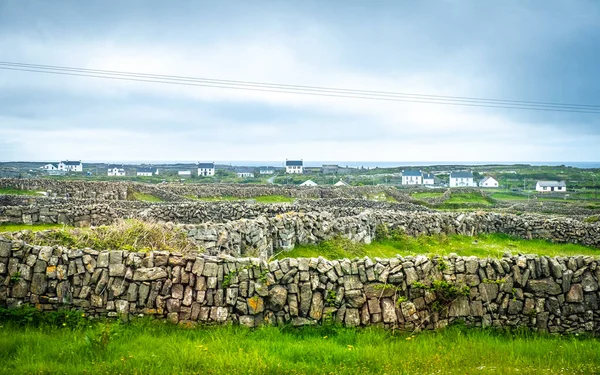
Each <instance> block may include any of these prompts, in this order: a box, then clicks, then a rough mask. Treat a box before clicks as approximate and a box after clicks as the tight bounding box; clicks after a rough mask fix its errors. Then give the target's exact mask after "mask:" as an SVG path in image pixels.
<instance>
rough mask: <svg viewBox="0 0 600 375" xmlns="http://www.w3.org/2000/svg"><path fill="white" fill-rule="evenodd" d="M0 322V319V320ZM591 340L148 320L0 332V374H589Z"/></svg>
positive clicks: (594, 350)
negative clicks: (174, 323)
mask: <svg viewBox="0 0 600 375" xmlns="http://www.w3.org/2000/svg"><path fill="white" fill-rule="evenodd" d="M0 324H1V323H0ZM599 344H600V342H599V341H598V340H597V339H593V338H579V337H572V336H571V337H559V336H549V335H543V334H533V333H530V332H517V333H512V334H511V333H501V332H498V331H491V330H481V329H470V330H467V329H464V328H460V327H451V328H448V329H446V330H441V331H437V332H425V333H421V334H417V335H410V334H408V333H401V332H392V331H385V330H382V329H377V328H369V329H349V328H335V327H315V328H303V329H297V328H291V327H285V328H276V327H263V328H258V329H254V330H250V329H246V328H242V327H236V326H222V327H212V328H211V327H204V328H198V329H185V328H182V327H178V326H172V325H168V324H163V323H160V322H156V321H150V320H140V321H136V322H134V323H130V324H126V325H124V324H117V323H108V322H104V323H98V324H96V323H93V324H92V323H90V324H89V325H86V326H83V327H76V328H72V329H71V328H55V327H50V326H46V327H38V328H36V327H27V326H26V327H17V326H14V325H12V324H5V326H4V327H2V328H1V329H0V358H2V361H1V364H0V373H1V374H85V373H88V374H89V373H93V374H161V375H162V374H474V373H476V374H514V373H518V374H550V373H552V374H558V373H563V374H592V373H598V372H599V371H600V358H599V356H598V345H599Z"/></svg>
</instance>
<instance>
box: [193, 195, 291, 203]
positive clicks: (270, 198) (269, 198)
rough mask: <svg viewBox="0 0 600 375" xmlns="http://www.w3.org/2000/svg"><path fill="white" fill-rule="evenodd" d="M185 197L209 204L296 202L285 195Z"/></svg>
mask: <svg viewBox="0 0 600 375" xmlns="http://www.w3.org/2000/svg"><path fill="white" fill-rule="evenodd" d="M185 197H186V198H189V199H194V200H201V201H207V202H220V201H247V200H254V201H256V202H258V203H291V202H293V201H294V200H295V198H292V197H286V196H283V195H262V196H259V197H252V198H240V197H233V196H228V195H225V196H220V197H196V196H194V195H186V196H185Z"/></svg>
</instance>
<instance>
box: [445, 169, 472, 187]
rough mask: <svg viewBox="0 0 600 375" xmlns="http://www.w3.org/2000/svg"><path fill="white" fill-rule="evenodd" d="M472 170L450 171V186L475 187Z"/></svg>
mask: <svg viewBox="0 0 600 375" xmlns="http://www.w3.org/2000/svg"><path fill="white" fill-rule="evenodd" d="M475 186H476V185H475V182H474V181H473V172H471V171H458V172H450V187H475Z"/></svg>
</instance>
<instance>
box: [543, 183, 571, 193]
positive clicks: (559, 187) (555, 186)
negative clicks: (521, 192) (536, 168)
mask: <svg viewBox="0 0 600 375" xmlns="http://www.w3.org/2000/svg"><path fill="white" fill-rule="evenodd" d="M535 190H536V191H539V192H542V193H549V192H553V191H558V192H561V193H565V192H566V191H567V184H566V183H565V182H564V181H538V182H537V183H536V184H535Z"/></svg>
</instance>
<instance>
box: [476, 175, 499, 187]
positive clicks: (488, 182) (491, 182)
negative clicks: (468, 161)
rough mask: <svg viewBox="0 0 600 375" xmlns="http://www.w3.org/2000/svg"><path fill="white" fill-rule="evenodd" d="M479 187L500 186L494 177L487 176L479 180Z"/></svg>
mask: <svg viewBox="0 0 600 375" xmlns="http://www.w3.org/2000/svg"><path fill="white" fill-rule="evenodd" d="M479 187H498V181H496V179H495V178H494V177H490V176H487V177H485V178H483V179H482V180H481V181H479Z"/></svg>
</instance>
